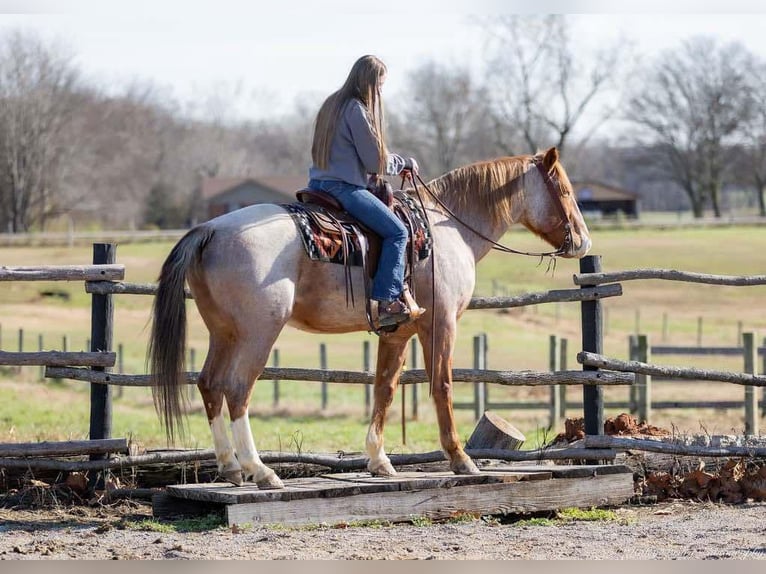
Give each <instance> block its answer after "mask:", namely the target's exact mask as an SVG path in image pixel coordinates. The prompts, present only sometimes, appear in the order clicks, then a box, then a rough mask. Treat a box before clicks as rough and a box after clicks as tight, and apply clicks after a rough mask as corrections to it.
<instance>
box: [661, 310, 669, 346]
mask: <svg viewBox="0 0 766 574" xmlns="http://www.w3.org/2000/svg"><path fill="white" fill-rule="evenodd" d="M667 340H668V314H667V313H663V314H662V342H663V343H664V342H665V341H667Z"/></svg>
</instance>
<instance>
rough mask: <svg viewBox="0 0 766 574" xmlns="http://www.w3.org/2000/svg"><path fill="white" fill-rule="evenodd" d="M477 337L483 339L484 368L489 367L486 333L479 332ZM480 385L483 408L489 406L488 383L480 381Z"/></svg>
mask: <svg viewBox="0 0 766 574" xmlns="http://www.w3.org/2000/svg"><path fill="white" fill-rule="evenodd" d="M479 337H481V338H482V341H483V343H484V344H483V347H482V348H483V349H484V363H483V365H484V368H485V369H489V361H488V359H487V357H488V356H489V339H488V337H487V334H486V333H481V334H480V335H479ZM481 386H482V387H484V409H485V410H486V409H488V408H489V386H490V385H489V383H481Z"/></svg>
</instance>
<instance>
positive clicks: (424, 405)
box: [0, 227, 766, 452]
mask: <svg viewBox="0 0 766 574" xmlns="http://www.w3.org/2000/svg"><path fill="white" fill-rule="evenodd" d="M593 241H594V253H597V254H601V255H602V261H603V268H604V270H618V269H632V268H642V267H660V268H677V269H683V270H687V271H699V272H706V273H719V274H732V275H747V274H756V273H762V272H763V270H762V269H761V268H760V266H759V265H758V261H759V260H758V257H759V256H760V254H762V253H765V252H766V233H764V232H763V229H762V228H759V227H729V228H716V229H682V230H671V229H668V230H604V231H597V232H594V233H593ZM504 242H505V243H507V244H509V245H512V246H514V247H517V248H520V249H528V248H529V249H534V248H537V247H538V246H539V241H538V240H537V239H535V238H533V237H531V236H530V235H529V234H528V233H526V232H511V233H509V234H507V235H506V237H505V238H504ZM171 247H172V244H170V243H136V244H127V245H120V246H118V248H117V261H118V262H121V263H124V264H125V265H126V280H127V281H130V282H137V283H145V282H153V281H154V280H155V279H156V276H157V274H158V272H159V268H160V265H161V263H162V261H163V259H164V257H165V256H166V255H167V253H168V252H169V251H170V248H171ZM91 251H92V249H91V248H90V247H89V246H85V247H72V248H64V247H55V248H52V247H35V248H6V249H3V250H2V254H1V255H0V265H8V266H18V265H32V264H39V265H44V264H84V263H88V262H89V261H91V258H92V255H91ZM577 271H578V263H577V262H576V261H567V260H561V261H559V262H558V266H557V268H556V270H555V272H546V265H545V263H543V265H538V261H537V260H536V259H534V258H527V257H520V256H509V255H505V254H500V253H497V252H493V253H492V254H490V255H489V256H487V258H486V259H485V260H484V261H482V262H481V263H480V265H479V267H478V277H477V288H476V293H477V294H478V295H492V294H500V292H498V291H495V292H494V293H493V285H494V286H496V287H497V288H498V289H499V290H500V291H504V292H507V293H509V294H518V293H522V292H530V291H540V290H549V289H565V288H571V287H572V286H573V285H572V280H571V277H572V275H573V274H574V273H576V272H577ZM50 287H55V288H57V289H64V290H66V291H67V292H68V293H69V294H70V296H71V299H70V301H69V302H64V301H60V300H58V299H50V298H45V297H42V296H41V294H40V293H41V291H43V290H44V289H46V288H50ZM623 291H624V296H623V297H618V298H611V299H605V300H604V309H605V318H606V329H607V332H606V337H605V342H604V349H605V353H606V354H608V355H611V356H615V357H625V354H626V348H627V336H628V335H629V334H630V333H633V332H634V330H635V327H636V322H637V320H638V322H639V323H640V328H641V331H643V332H645V333H648V334H649V336H650V338H651V340H652V342H654V343H656V342H659V341H660V340H661V337H662V324H663V315H666V316H667V317H668V323H669V327H670V342H672V343H673V344H696V331H697V318H698V317H700V316H703V317H704V334H703V341H702V342H703V344H706V345H733V344H735V343H736V338H737V333H738V329H739V324H738V323H739V322H740V321H741V322H742V329H743V330H745V331H750V330H752V331H756V332H760V333H761V334H766V314H765V313H763V312H761V310H762V309H763V301H764V300H766V287H760V286H759V287H742V288H737V287H712V286H704V285H690V284H684V283H676V282H662V281H632V282H625V283H624V284H623ZM150 307H151V298H149V297H144V296H131V295H125V296H117V297H116V298H115V334H114V343H115V348H116V347H117V346H118V344H119V345H121V346H122V350H123V353H122V360H123V369H124V372H126V373H131V374H140V373H144V372H145V353H146V341H147V336H148V331H149V325H148V322H149V310H150ZM188 309H189V320H190V326H189V340H188V347H189V348H190V349H194V351H195V360H194V365H191V364H189V365H188V366H189V368H192V366H193V367H194V368H195V369H197V370H198V369H199V368H200V367H201V365H202V362H203V360H204V356H205V351H206V348H207V331H206V330H205V328H204V325H203V324H202V321H201V319H200V318H199V316H198V314H197V312H196V309H195V308H194V306H193V303H192V302H190V303H189V307H188ZM579 314H580V306H579V305H578V304H546V305H539V306H535V307H527V308H520V309H512V310H509V311H507V312H500V311H471V312H468V313H466V314H465V315H464V316H463V318H462V319H461V322H460V324H459V330H458V338H457V346H456V350H455V356H454V366H455V367H456V368H468V367H471V366H472V365H473V357H472V339H473V336H474V335H476V334H479V333H482V332H486V333H488V335H489V350H488V366H489V368H491V369H515V370H525V369H531V370H547V369H548V339H549V335H550V334H552V333H555V334H557V335H559V336H562V337H566V338H567V339H568V340H569V347H568V356H567V363H568V368H570V369H571V368H574V369H577V368H578V365H577V364H576V361H575V356H576V354H577V351H578V350H579V346H580V327H579ZM89 321H90V296H89V295H88V294H86V293H85V290H84V288H83V285H82V283H79V282H71V283H47V282H42V283H41V282H23V283H22V282H0V345H2V348H3V349H5V350H17V338H18V330H19V329H23V330H24V349H25V350H37V346H38V335H42V336H43V341H44V343H43V346H44V348H46V349H61V347H62V339H63V337H64V336H66V337H67V340H68V348H69V350H80V349H85V348H86V342H87V339H88V337H89V336H90V325H89ZM759 340H760V338H759ZM363 341H369V342H370V344H371V348H372V355H373V356H372V364H374V361H375V347H376V338H375V337H374V336H371V335H368V334H366V333H356V334H348V335H331V336H324V335H316V334H309V333H302V332H299V331H296V330H294V329H290V328H288V329H285V331H284V332H283V333H282V335H281V336H280V338H279V340H278V341H277V343H276V345H275V347H276V348H278V349H279V351H280V365H281V366H291V367H306V368H316V367H317V366H318V362H319V343H320V342H324V343H326V345H327V349H328V356H329V367H330V368H337V369H344V370H359V369H360V368H361V366H362V343H363ZM727 361H729V359H715V360H714V362H715V364H714V365H711V366H712V367H714V368H719V369H723V370H740V369H741V366H740V365H739V364H738V363H737V361H733V362H732V361H729V362H727ZM418 362H419V367H420V368H422V365H423V359H422V352H418ZM680 364H683V359H681V363H680ZM408 365H411V358H410V357H409V356H408ZM695 366H701V367H704V366H708V365H706V364H705V363H704V362H702V361H700V362H699V363H697V364H695ZM38 374H39V369H38V368H37V367H29V368H23V369H22V371H21V373H20V374H17V373H15V372H14V371H12V370H9V369H4V370H2V371H0V385H2V387H3V390H2V392H3V397H4V400H3V401H1V402H0V441H8V440H12V441H24V440H44V439H48V440H55V439H66V438H83V437H85V436H86V435H87V432H88V423H87V420H88V393H89V391H88V385H87V384H86V383H80V382H61V383H54V382H52V381H46V382H38V380H37V379H38ZM472 389H473V387H472V385H470V384H465V383H457V384H456V385H455V400H456V402H468V401H470V400H471V399H472V393H473V390H472ZM280 391H281V398H280V403H279V406H278V407H274V406H272V395H273V385H272V383H271V382H270V381H259V382H258V383H257V384H256V386H255V389H254V392H253V398H252V401H251V413H252V415H253V416H252V426H253V430H254V434H255V439H256V444H257V446H258V448H259V449H262V450H289V451H298V450H301V451H304V452H328V451H329V452H333V451H336V450H343V451H346V452H354V451H359V450H361V449H362V448H363V442H364V436H365V433H366V430H367V420H366V419H365V416H364V390H363V389H362V388H358V387H348V386H341V385H330V386H329V397H330V400H329V408H328V409H327V411H326V412H322V411H321V409H320V392H321V386H320V385H319V384H318V383H307V382H291V381H283V382H282V383H280ZM194 392H195V393H196V391H194ZM579 392H580V391H579V389H571V390H570V395H569V396H571V397H573V399H577V398H579ZM626 392H627V391H626V390H625V389H614V390H611V389H608V390H607V391H606V392H605V393H606V396H607V399H608V398H609V397H615V398H619V399H624V397H625V395H626ZM547 393H548V389H545V388H540V389H536V388H530V387H527V388H505V387H498V386H492V387H491V389H490V395H491V400H492V401H503V402H505V401H539V400H545V399H546V397H547ZM114 394H115V399H114V409H113V432H112V434H113V436H127V437H131V438H133V440H135V441H137V442H139V443H141V444H144V445H146V446H164V445H165V439H164V432H163V430H162V428H161V427H160V425H159V422H158V420H157V417H156V415H155V413H154V408H153V405H152V401H151V394H150V392H149V391H148V390H147V389H124V391H123V392H122V395H120V396H118V393H117V390H116V389H114ZM738 396H739V395H737V397H738ZM6 397H7V398H6ZM193 397H194V398H193V400H192V403H191V406H192V413H191V414H190V415H189V417H188V425H189V433H188V436H187V437H186V440H185V441H184V443H183V444H182V445H181V446H187V447H196V446H201V447H209V446H210V436H209V430H208V427H207V422H206V420H205V417H204V416H203V415H202V413H201V405H200V403H199V398H198V397H197V396H196V394H194V395H193ZM406 399H407V400H406V403H407V406H406V412H407V421H406V439H407V440H406V444H405V443H404V442H403V440H402V430H401V413H402V410H401V406H402V405H401V393H398V394H397V396H396V398H395V400H394V404H393V405H392V408H391V412H390V417H389V419H388V422H387V426H386V431H385V433H386V434H385V439H386V447H387V450H390V451H391V452H423V451H427V450H434V449H437V448H439V444H438V439H437V429H436V422H435V416H434V413H433V407H432V406H431V404H430V401H429V398H428V391H427V386H425V385H421V386H420V404H419V416H418V420H413V419H412V416H411V403H412V395H411V390H410V389H408V390H407V397H406ZM501 415H502V416H504V417H506V418H507V419H508V420H509V421H510V422H512V423H513V424H514V425H515V426H517V427H518V428H519V429H520V430H521V431H522V432H524V433H525V434H526V435H527V441H526V443H525V445H524V448H536V447H540V446H543V445H544V444H546V443H547V442H548V441H549V440H550V439H551V438H553V436H555V434H556V432H557V431H558V430H560V429H554V430H553V431H551V432H546V431H545V426H546V425H547V413H545V412H543V411H503V412H502V413H501ZM700 418H701V417H700ZM697 420H698V419H697ZM456 421H457V425H458V432H459V435H460V436H461V438H462V439H463V440H465V439H467V438H468V436H469V435H470V433H471V431H472V429H473V427H474V424H475V423H474V421H473V415H472V412H470V411H467V410H460V411H456ZM732 426H736V417H735V420H734V422H733V423H732ZM727 430H728V429H727Z"/></svg>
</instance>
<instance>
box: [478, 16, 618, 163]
mask: <svg viewBox="0 0 766 574" xmlns="http://www.w3.org/2000/svg"><path fill="white" fill-rule="evenodd" d="M483 25H484V26H485V29H486V30H487V32H488V33H489V43H488V48H489V50H490V58H489V67H488V79H487V85H488V87H489V93H490V94H491V95H492V96H493V102H494V119H495V133H496V135H497V137H498V144H499V145H500V146H502V147H503V148H504V149H505V150H506V152H507V153H521V152H529V151H535V150H538V149H542V148H545V147H548V146H549V145H551V144H554V145H556V146H557V147H558V148H559V150H560V151H562V152H563V150H565V148H566V147H567V145H568V143H569V140H570V137H571V134H572V130H573V129H574V128H575V126H576V125H578V124H579V123H581V121H582V118H583V115H584V114H585V112H586V111H587V110H588V109H589V108H591V107H592V106H593V104H594V102H595V101H596V100H597V98H598V97H599V96H601V95H603V94H606V93H607V92H608V91H610V90H612V89H613V88H614V87H615V86H614V83H615V82H614V80H615V78H616V74H617V71H618V62H619V61H620V58H621V56H622V55H623V52H624V51H625V50H626V49H627V48H626V46H627V45H626V44H625V43H622V44H620V45H615V46H609V47H606V48H604V49H602V50H599V51H598V52H597V53H596V54H594V55H593V58H592V61H591V63H590V64H586V63H585V62H584V61H580V60H578V58H577V57H576V56H575V53H574V52H573V50H572V46H571V44H572V38H571V30H570V27H569V24H568V21H567V19H566V17H565V16H562V15H546V16H527V15H524V16H522V15H508V16H502V17H499V18H494V19H493V20H492V21H485V22H484V23H483ZM614 109H615V106H614V104H613V103H612V104H607V103H606V102H602V106H601V108H600V115H599V119H598V120H597V121H595V122H594V123H593V125H592V126H591V128H590V130H589V132H588V133H587V134H586V135H585V136H584V137H583V138H582V139H583V141H584V140H586V139H587V138H588V137H589V136H590V135H591V134H592V133H593V132H594V131H595V130H596V129H597V128H598V127H599V126H600V124H601V123H603V121H605V120H606V119H608V118H609V117H611V115H612V114H613V112H614ZM521 143H523V144H525V145H526V148H527V149H525V150H518V149H516V148H517V147H518V146H519V145H520V144H521Z"/></svg>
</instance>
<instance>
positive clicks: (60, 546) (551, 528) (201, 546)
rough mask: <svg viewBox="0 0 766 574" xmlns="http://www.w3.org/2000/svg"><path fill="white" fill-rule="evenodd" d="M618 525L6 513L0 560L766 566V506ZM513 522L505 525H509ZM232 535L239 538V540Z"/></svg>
mask: <svg viewBox="0 0 766 574" xmlns="http://www.w3.org/2000/svg"><path fill="white" fill-rule="evenodd" d="M615 514H616V516H617V518H616V519H615V520H603V521H594V522H585V521H577V522H562V521H558V520H555V521H553V525H537V524H530V523H529V522H525V521H518V522H514V523H501V521H497V520H474V521H471V522H467V523H457V524H455V523H445V524H431V525H422V526H416V525H412V524H397V525H391V526H382V527H372V526H349V527H346V528H332V527H316V528H313V529H307V528H303V529H300V528H268V527H253V528H244V529H242V530H240V529H237V528H235V529H232V528H229V527H224V526H221V527H218V528H214V529H212V530H208V531H206V532H198V533H178V532H171V533H165V532H155V531H146V530H138V529H136V528H135V526H134V527H129V528H126V527H125V524H126V521H133V522H140V521H141V520H144V519H146V518H149V517H150V516H151V508H150V507H149V506H148V505H138V504H135V503H130V504H128V503H123V504H122V505H120V506H117V507H111V508H95V509H93V508H86V507H71V508H68V509H61V510H7V509H0V559H3V560H28V559H275V560H276V559H278V560H282V559H284V560H293V559H297V560H303V559H355V560H356V559H359V560H368V559H397V560H398V559H424V560H431V559H448V560H460V559H484V560H498V559H547V560H551V559H554V560H555V559H749V560H752V559H755V560H765V559H766V503H749V504H741V505H721V504H712V503H699V502H697V503H695V502H689V501H674V502H669V503H660V504H653V505H648V506H625V507H621V508H617V509H615ZM503 522H505V521H503ZM232 530H234V531H232Z"/></svg>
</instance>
